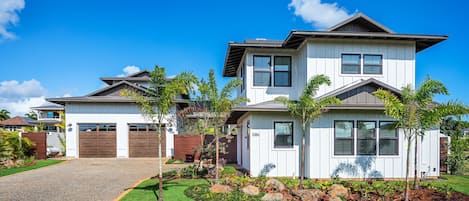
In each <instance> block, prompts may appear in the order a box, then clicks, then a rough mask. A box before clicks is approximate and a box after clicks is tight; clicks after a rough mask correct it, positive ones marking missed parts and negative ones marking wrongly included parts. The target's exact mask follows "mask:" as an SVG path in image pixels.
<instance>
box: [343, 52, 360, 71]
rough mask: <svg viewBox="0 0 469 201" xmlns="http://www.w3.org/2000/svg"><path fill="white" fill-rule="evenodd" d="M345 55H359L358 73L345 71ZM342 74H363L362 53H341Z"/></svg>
mask: <svg viewBox="0 0 469 201" xmlns="http://www.w3.org/2000/svg"><path fill="white" fill-rule="evenodd" d="M344 55H354V56H358V60H359V64H358V73H344V68H343V66H344V59H343V57H344ZM348 65H353V64H348ZM340 74H343V75H361V74H362V54H359V53H342V54H340Z"/></svg>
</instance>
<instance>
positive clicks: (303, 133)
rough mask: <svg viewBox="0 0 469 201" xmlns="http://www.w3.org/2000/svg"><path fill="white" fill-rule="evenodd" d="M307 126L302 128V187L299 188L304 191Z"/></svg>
mask: <svg viewBox="0 0 469 201" xmlns="http://www.w3.org/2000/svg"><path fill="white" fill-rule="evenodd" d="M305 133H306V126H305V125H303V126H302V137H301V170H300V185H299V188H300V189H303V180H304V178H305V141H306V139H305V138H306V137H305V135H306V134H305Z"/></svg>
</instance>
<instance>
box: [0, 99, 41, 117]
mask: <svg viewBox="0 0 469 201" xmlns="http://www.w3.org/2000/svg"><path fill="white" fill-rule="evenodd" d="M46 102H47V101H46V99H45V97H44V96H40V97H27V98H21V99H17V100H8V99H7V100H4V99H0V108H1V109H6V110H8V111H9V112H10V113H11V114H10V116H11V117H14V116H24V114H26V113H28V112H29V111H31V107H37V106H41V105H44V104H45V103H46Z"/></svg>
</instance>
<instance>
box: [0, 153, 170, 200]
mask: <svg viewBox="0 0 469 201" xmlns="http://www.w3.org/2000/svg"><path fill="white" fill-rule="evenodd" d="M157 165H158V160H157V159H76V160H71V161H66V162H63V163H60V164H58V165H53V166H49V167H44V168H41V169H36V170H31V171H27V172H22V173H18V174H14V175H9V176H4V177H0V200H5V201H7V200H8V201H13V200H38V201H39V200H44V201H46V200H47V201H53V200H57V201H59V200H61V201H65V200H74V201H79V200H83V201H85V200H86V201H90V200H102V201H108V200H114V198H116V197H117V196H118V195H119V194H120V193H122V192H124V191H125V190H126V189H127V188H130V187H132V185H134V184H135V183H136V182H138V181H139V180H141V179H144V178H147V177H150V176H154V175H156V174H157V169H158V168H157V167H158V166H157ZM174 168H177V166H173V165H171V166H165V167H164V171H166V170H169V169H174Z"/></svg>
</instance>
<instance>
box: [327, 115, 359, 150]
mask: <svg viewBox="0 0 469 201" xmlns="http://www.w3.org/2000/svg"><path fill="white" fill-rule="evenodd" d="M337 122H349V123H352V133H351V136H352V137H347V138H345V137H339V138H337V136H336V133H337V132H336V124H337ZM337 139H340V140H352V147H351V151H352V152H351V154H337V153H336V152H335V141H336V140H337ZM355 141H356V139H355V121H354V120H334V139H333V150H332V151H333V152H334V156H355Z"/></svg>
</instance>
